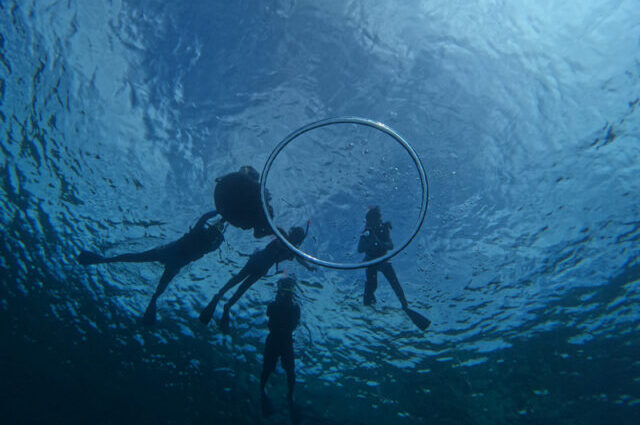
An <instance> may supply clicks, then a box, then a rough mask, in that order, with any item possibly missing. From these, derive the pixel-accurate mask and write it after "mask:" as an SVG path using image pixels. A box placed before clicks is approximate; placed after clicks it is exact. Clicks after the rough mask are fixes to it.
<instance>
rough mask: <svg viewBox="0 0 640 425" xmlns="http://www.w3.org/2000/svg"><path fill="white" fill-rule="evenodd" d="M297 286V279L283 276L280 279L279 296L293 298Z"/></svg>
mask: <svg viewBox="0 0 640 425" xmlns="http://www.w3.org/2000/svg"><path fill="white" fill-rule="evenodd" d="M295 286H296V280H295V279H294V278H293V277H290V276H289V277H283V278H282V279H280V280H279V281H278V293H277V294H276V297H278V298H291V297H293V290H294V289H295Z"/></svg>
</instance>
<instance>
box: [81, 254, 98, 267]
mask: <svg viewBox="0 0 640 425" xmlns="http://www.w3.org/2000/svg"><path fill="white" fill-rule="evenodd" d="M102 262H104V257H103V256H102V255H98V254H95V253H93V252H89V251H82V252H81V253H80V254H79V255H78V263H80V264H82V265H83V266H86V265H87V264H98V263H102Z"/></svg>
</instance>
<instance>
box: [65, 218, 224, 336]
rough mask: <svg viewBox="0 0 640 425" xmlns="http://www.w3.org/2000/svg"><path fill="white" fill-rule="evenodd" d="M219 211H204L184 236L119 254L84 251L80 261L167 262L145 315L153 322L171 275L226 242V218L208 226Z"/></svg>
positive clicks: (80, 255)
mask: <svg viewBox="0 0 640 425" xmlns="http://www.w3.org/2000/svg"><path fill="white" fill-rule="evenodd" d="M217 214H218V213H217V212H216V211H210V212H208V213H206V214H204V215H202V217H200V219H198V222H197V223H196V225H195V226H194V228H193V229H191V230H189V231H188V232H187V233H186V234H185V235H184V236H182V237H181V238H180V239H178V240H176V241H174V242H171V243H169V244H167V245H162V246H159V247H156V248H153V249H150V250H148V251H144V252H137V253H131V254H121V255H116V256H115V257H103V256H101V255H98V254H95V253H93V252H89V251H82V252H81V253H80V254H79V255H78V258H77V260H78V263H80V264H82V265H89V264H100V263H117V262H128V263H146V262H154V261H157V262H159V263H162V265H164V273H163V274H162V277H161V278H160V282H159V283H158V287H157V288H156V291H155V293H154V294H153V296H152V297H151V301H149V305H148V306H147V310H146V311H145V313H144V316H143V317H142V321H143V322H144V323H146V324H153V323H155V321H156V301H157V300H158V297H159V296H160V295H161V294H162V293H163V292H164V291H165V290H166V289H167V286H168V285H169V282H171V279H173V278H174V277H175V275H176V274H178V272H179V271H180V269H181V268H182V267H184V266H186V265H187V264H189V263H191V262H192V261H196V260H198V259H200V258H202V257H203V256H204V255H205V254H207V253H209V252H212V251H215V250H216V249H218V247H220V244H222V241H223V240H224V236H223V234H222V232H223V231H224V225H223V220H222V219H220V220H218V221H216V222H215V223H213V224H212V225H211V226H206V223H207V221H208V220H210V219H211V218H213V217H215V216H216V215H217Z"/></svg>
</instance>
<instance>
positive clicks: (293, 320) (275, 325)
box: [260, 277, 301, 424]
mask: <svg viewBox="0 0 640 425" xmlns="http://www.w3.org/2000/svg"><path fill="white" fill-rule="evenodd" d="M294 286H295V279H294V278H292V277H285V278H283V279H280V280H279V281H278V292H277V294H276V299H275V300H274V301H272V302H271V303H269V305H268V306H267V316H268V317H269V335H267V339H266V341H265V345H264V356H263V362H262V374H261V376H260V396H261V397H260V399H261V401H262V414H263V415H264V416H269V415H271V414H272V413H273V406H272V404H271V400H270V399H269V397H268V396H267V393H266V391H265V387H266V385H267V381H268V380H269V376H270V375H271V373H272V372H273V371H274V370H275V368H276V363H277V362H278V358H280V364H281V365H282V368H283V369H284V371H285V372H286V373H287V386H288V389H289V391H288V393H287V401H288V402H289V413H290V415H291V422H292V423H294V424H298V423H300V419H301V418H300V412H299V410H298V408H297V406H296V405H295V404H294V402H293V387H294V385H295V382H296V374H295V356H294V353H293V331H294V330H295V329H296V327H297V326H298V323H299V322H300V306H299V305H298V304H297V303H296V302H295V301H294V300H293V290H294Z"/></svg>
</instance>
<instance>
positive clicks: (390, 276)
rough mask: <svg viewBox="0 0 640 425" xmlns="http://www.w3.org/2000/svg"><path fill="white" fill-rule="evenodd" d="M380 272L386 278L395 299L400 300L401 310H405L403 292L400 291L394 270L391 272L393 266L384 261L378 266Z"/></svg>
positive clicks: (406, 305) (405, 301)
mask: <svg viewBox="0 0 640 425" xmlns="http://www.w3.org/2000/svg"><path fill="white" fill-rule="evenodd" d="M380 271H381V272H382V274H383V275H384V277H386V278H387V280H388V281H389V284H390V285H391V288H392V289H393V292H395V293H396V297H398V300H400V304H402V309H403V310H406V309H407V307H408V304H407V299H406V298H405V296H404V291H403V290H402V286H400V282H399V281H398V276H396V272H395V270H393V266H392V265H391V263H390V262H388V261H385V262H384V263H382V264H381V265H380Z"/></svg>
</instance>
